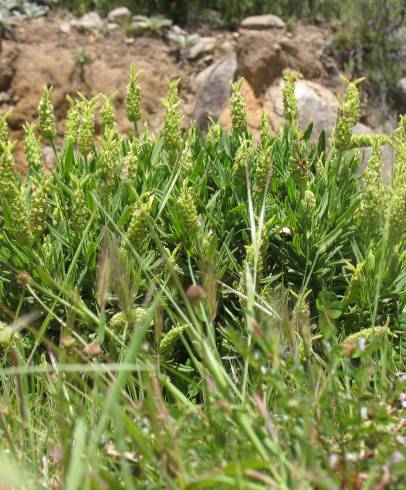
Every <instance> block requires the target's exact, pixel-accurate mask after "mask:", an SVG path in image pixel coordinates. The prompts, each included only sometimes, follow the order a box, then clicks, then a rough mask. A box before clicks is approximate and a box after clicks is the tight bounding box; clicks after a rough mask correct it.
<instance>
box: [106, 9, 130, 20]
mask: <svg viewBox="0 0 406 490" xmlns="http://www.w3.org/2000/svg"><path fill="white" fill-rule="evenodd" d="M130 19H131V12H130V10H129V9H128V8H127V7H117V8H115V9H113V10H111V11H110V12H109V14H108V15H107V20H108V21H109V22H113V23H117V24H122V23H123V22H126V21H128V20H130Z"/></svg>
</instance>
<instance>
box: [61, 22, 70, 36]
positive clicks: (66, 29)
mask: <svg viewBox="0 0 406 490" xmlns="http://www.w3.org/2000/svg"><path fill="white" fill-rule="evenodd" d="M70 29H71V24H70V23H69V22H62V24H61V25H60V26H59V30H60V31H61V32H63V33H64V34H69V32H70Z"/></svg>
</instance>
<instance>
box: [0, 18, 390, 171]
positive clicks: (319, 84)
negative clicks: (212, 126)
mask: <svg viewBox="0 0 406 490" xmlns="http://www.w3.org/2000/svg"><path fill="white" fill-rule="evenodd" d="M131 63H133V64H135V66H136V68H137V69H138V70H142V76H141V85H142V88H143V111H144V117H145V119H146V120H147V121H148V123H149V124H150V126H151V128H152V130H153V131H154V132H156V131H158V130H159V128H160V125H161V122H162V115H163V108H162V106H161V104H160V99H161V98H162V97H163V96H164V94H165V92H166V85H167V79H173V78H178V77H180V78H181V85H180V91H181V96H182V99H183V101H184V105H183V107H184V112H185V115H186V116H187V117H186V119H187V118H192V117H193V118H196V119H197V121H198V124H199V125H200V126H201V127H202V128H203V129H204V128H205V127H207V123H208V120H209V118H210V117H212V118H214V119H217V118H220V119H221V122H222V124H223V125H225V126H226V125H227V124H228V123H229V114H228V109H227V104H228V100H229V97H230V87H229V81H230V80H234V79H236V78H237V77H238V76H244V77H245V79H246V82H245V83H244V85H243V91H244V93H245V96H246V100H247V106H248V114H249V125H250V128H251V129H252V131H253V132H254V133H255V132H257V131H258V128H259V122H260V117H261V112H262V110H263V109H265V111H266V112H267V114H268V115H269V118H270V122H271V125H272V127H273V129H275V130H276V129H277V127H278V124H279V122H280V121H281V117H282V95H281V94H282V81H281V76H282V72H283V70H284V69H285V68H292V69H296V70H299V71H300V72H301V73H302V74H303V79H302V80H301V81H300V82H299V83H298V86H297V97H298V101H299V109H300V118H301V122H302V124H303V126H306V125H307V124H309V123H310V122H311V121H313V122H314V123H315V124H314V130H315V134H316V135H317V134H318V133H319V132H320V130H321V129H322V128H328V127H331V126H332V125H333V124H334V120H335V116H336V111H337V105H338V101H337V95H338V94H339V92H340V91H341V90H342V87H343V86H342V84H341V82H340V80H339V72H340V68H339V66H338V65H337V63H336V61H335V59H334V56H333V48H332V42H331V39H330V37H329V34H328V31H327V30H326V29H323V28H322V27H316V26H311V25H306V24H304V23H300V22H299V23H297V24H296V25H295V26H294V27H290V28H288V27H287V26H286V24H285V23H284V22H283V20H282V19H280V18H279V17H276V16H273V15H267V16H259V17H251V18H247V19H245V20H244V21H243V22H242V23H241V25H240V28H239V29H238V31H237V32H230V31H226V30H215V31H213V30H212V29H208V28H207V29H205V28H200V29H199V30H198V31H193V32H186V31H184V30H183V29H181V28H179V27H178V26H168V25H165V23H164V22H161V23H158V22H156V21H155V22H154V21H153V20H151V19H146V18H139V17H135V18H132V17H131V14H130V13H129V12H128V11H126V9H115V10H114V11H112V12H111V13H110V15H109V16H108V18H107V19H101V18H100V17H99V16H98V15H97V14H96V13H90V14H87V15H86V16H84V17H82V18H74V17H73V16H72V15H71V14H69V13H67V12H58V13H50V14H48V15H47V16H45V17H40V18H37V19H32V20H27V21H24V22H21V23H19V24H18V25H17V27H16V28H15V29H14V31H13V36H12V37H11V38H10V39H7V40H3V42H2V44H1V48H0V111H1V112H4V111H5V110H7V109H9V108H12V109H13V110H12V113H11V116H10V119H9V122H10V126H11V128H12V131H13V133H14V136H19V133H20V132H21V127H22V124H23V123H24V122H25V121H31V120H34V119H35V118H36V110H37V104H38V100H39V97H40V94H41V86H42V85H43V84H44V83H47V84H51V85H53V87H54V91H53V101H54V105H55V110H56V113H57V119H58V120H59V121H60V124H61V125H60V127H59V130H60V132H62V129H63V127H62V121H63V118H64V116H65V113H66V109H67V102H66V95H67V94H71V95H73V94H75V93H76V92H77V91H81V92H83V93H85V94H86V95H88V96H92V95H95V94H97V93H99V92H103V93H106V94H112V93H115V92H116V93H117V95H116V98H115V107H116V110H117V115H118V120H119V124H120V128H121V130H123V131H125V130H126V129H130V128H129V124H128V122H127V120H126V117H125V104H124V102H125V89H126V84H127V82H128V77H129V66H130V64H131ZM364 102H365V107H364V114H363V123H364V124H359V125H358V127H357V128H356V131H358V132H369V131H371V128H370V127H369V126H368V124H367V123H368V122H369V123H370V124H371V125H373V126H375V128H374V129H376V126H378V125H379V128H378V129H379V130H387V131H389V130H391V129H392V128H393V126H394V124H395V121H394V118H393V117H386V118H385V124H381V123H382V118H379V117H378V118H377V117H376V115H374V114H373V113H371V112H367V111H366V102H367V101H366V100H365V101H364ZM19 141H21V138H19ZM16 159H17V162H18V164H19V166H20V167H21V168H23V167H24V158H23V155H22V145H21V143H20V144H19V145H18V146H17V150H16ZM388 159H389V160H390V156H388ZM389 160H388V162H389ZM389 164H390V163H388V165H389Z"/></svg>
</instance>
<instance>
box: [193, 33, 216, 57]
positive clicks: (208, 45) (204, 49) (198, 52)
mask: <svg viewBox="0 0 406 490" xmlns="http://www.w3.org/2000/svg"><path fill="white" fill-rule="evenodd" d="M216 43H217V40H216V38H215V37H202V38H200V39H199V40H198V41H197V42H196V43H195V44H193V45H192V46H191V47H190V48H188V52H187V53H186V57H187V58H188V59H189V60H196V59H197V58H200V56H202V55H204V54H209V53H212V52H213V51H214V48H215V47H216Z"/></svg>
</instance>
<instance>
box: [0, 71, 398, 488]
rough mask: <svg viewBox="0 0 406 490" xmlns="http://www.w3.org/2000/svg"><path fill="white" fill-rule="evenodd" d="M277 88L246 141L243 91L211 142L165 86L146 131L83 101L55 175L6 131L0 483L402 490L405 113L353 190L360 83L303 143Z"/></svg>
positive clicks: (173, 89)
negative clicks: (386, 149)
mask: <svg viewBox="0 0 406 490" xmlns="http://www.w3.org/2000/svg"><path fill="white" fill-rule="evenodd" d="M287 77H288V78H289V83H290V86H289V90H288V91H287V92H286V93H285V114H286V115H287V116H288V118H287V121H286V124H285V125H284V126H283V127H282V128H281V129H280V131H279V132H278V134H271V132H270V129H269V125H268V124H267V121H266V119H265V118H264V119H263V122H262V132H261V139H260V141H259V142H258V143H256V142H255V141H254V138H253V137H252V135H251V134H249V132H248V130H247V127H246V124H245V123H244V121H246V119H245V117H246V114H245V104H244V101H243V98H242V96H241V93H240V91H239V86H240V83H241V82H239V83H237V85H235V86H234V94H233V99H232V104H233V111H234V121H233V127H232V128H231V130H230V131H223V130H222V129H221V128H220V127H219V126H218V125H213V126H211V127H210V128H209V134H208V136H207V138H205V137H204V135H202V134H201V133H200V132H199V130H198V129H197V128H196V126H195V125H192V126H191V127H189V128H187V129H186V131H183V129H182V127H181V112H180V102H179V98H178V95H177V83H176V82H175V83H170V84H169V92H168V96H167V97H166V98H165V99H164V101H163V104H164V106H165V108H166V115H165V121H164V129H163V131H162V133H161V134H159V135H157V136H155V137H153V136H151V135H150V134H149V133H148V132H147V131H145V132H144V134H143V135H139V134H138V130H137V128H134V131H133V132H131V133H130V134H127V135H121V134H118V133H117V127H116V124H115V121H114V112H113V111H112V105H111V103H110V99H109V98H107V99H106V98H102V97H97V98H95V99H92V100H88V99H86V98H85V97H84V96H83V95H82V94H78V97H77V99H76V100H71V101H70V102H71V103H70V106H71V111H70V114H69V116H68V122H67V124H66V129H67V133H68V134H65V138H64V142H63V144H62V145H61V146H60V147H59V148H56V147H55V153H56V159H55V161H56V166H55V169H53V171H52V174H51V176H49V177H46V176H45V173H44V169H43V168H39V166H38V164H37V163H36V164H35V165H30V167H29V168H28V174H27V177H26V179H25V180H24V181H23V180H22V178H21V177H20V176H19V175H17V174H16V172H15V171H14V166H13V158H12V152H13V147H14V144H13V143H10V142H9V141H8V132H7V128H6V126H5V124H3V131H2V134H3V141H2V143H1V147H0V148H1V160H0V183H1V185H2V192H1V195H0V196H1V212H0V224H1V228H0V230H1V232H0V266H1V267H0V376H1V379H2V393H1V402H0V438H1V442H2V448H1V449H0V483H1V484H3V480H4V479H6V480H5V481H4V483H7V484H10V482H13V484H14V486H15V487H16V488H51V487H52V486H55V485H57V486H58V485H59V486H61V485H63V486H64V487H66V488H69V489H74V488H75V489H78V488H95V489H97V490H98V489H102V488H126V489H127V488H130V489H131V488H137V489H138V488H141V489H142V488H145V489H147V488H148V489H149V488H162V489H167V488H174V489H175V488H182V489H192V488H212V489H217V488H244V489H245V488H252V489H260V488H286V489H288V488H289V489H290V488H303V489H306V490H307V489H309V490H310V489H313V488H321V489H330V488H333V489H339V488H346V487H347V488H351V486H354V482H355V481H358V480H356V478H361V477H360V475H364V476H362V478H363V479H364V480H365V481H368V485H369V486H370V487H371V488H376V487H377V486H378V485H380V484H381V483H382V481H383V480H382V479H383V478H386V475H387V474H388V472H390V475H391V484H392V483H393V485H394V488H403V487H405V485H406V481H405V475H404V470H403V469H402V462H403V463H404V459H402V458H405V457H406V451H405V447H404V437H405V435H406V434H405V425H404V419H405V409H404V403H403V402H404V398H402V397H404V388H405V381H404V380H403V379H402V376H404V374H403V373H404V372H405V370H406V366H405V361H404V358H405V354H406V341H405V332H406V320H405V308H406V274H405V270H406V254H405V252H404V250H405V243H406V230H405V227H404V216H405V214H406V200H405V199H404V193H405V184H406V177H405V175H406V171H405V168H406V159H405V141H406V138H405V135H406V132H405V126H406V119H402V120H401V122H400V126H399V128H398V129H397V130H396V131H395V132H394V134H393V135H392V136H391V137H390V139H389V141H390V143H391V144H392V145H393V149H394V151H395V161H396V166H395V168H394V172H393V178H392V181H391V182H390V183H385V182H383V181H382V180H381V178H380V175H379V167H380V155H379V151H378V149H377V147H376V146H374V148H373V152H372V155H371V157H370V161H369V165H368V168H367V170H366V172H365V174H364V181H365V182H364V183H363V184H362V183H361V176H360V175H359V164H360V161H359V155H358V149H354V148H352V147H351V144H349V143H351V129H352V126H353V124H355V122H356V119H357V118H356V115H357V107H358V102H357V101H358V93H357V90H358V89H357V87H356V84H353V85H352V86H351V89H350V90H348V91H347V94H346V96H345V97H344V98H343V100H342V101H341V106H340V110H339V113H338V118H337V126H336V128H335V131H334V132H333V136H332V138H331V139H330V141H326V138H325V135H324V133H322V135H321V136H320V138H319V140H318V141H313V140H312V139H311V134H310V133H311V129H310V130H306V131H303V129H302V128H300V127H299V124H298V121H297V118H296V117H294V116H295V100H294V88H295V87H294V82H295V77H294V76H291V77H289V75H287ZM49 94H50V91H49V90H48V89H47V92H46V95H47V97H46V101H45V102H43V103H42V105H41V106H40V114H42V116H41V117H40V119H42V120H43V121H42V124H41V126H42V133H43V134H44V137H45V138H48V137H49V136H50V134H49V130H48V129H49V127H51V126H52V127H54V126H53V124H54V121H53V124H50V123H49V122H47V121H45V119H47V118H48V117H49V114H50V111H49V110H48V109H49V108H50V107H51V101H50V98H49ZM45 116H46V117H45ZM4 120H5V118H4ZM98 120H101V121H102V122H103V128H102V129H103V134H102V136H101V137H100V138H98V137H96V136H95V127H96V121H98ZM26 129H27V132H28V134H29V135H30V137H33V135H34V134H35V133H34V128H33V127H30V126H27V127H26ZM337 134H338V135H340V134H342V135H344V136H345V137H343V138H338V137H337ZM348 135H349V137H348ZM36 138H37V137H36ZM337 138H338V139H337ZM376 138H377V139H376ZM376 138H374V139H373V141H374V142H377V141H382V140H381V139H379V138H378V137H376ZM35 141H36V143H35V148H37V143H38V142H39V141H40V140H39V139H36V140H35ZM51 141H52V140H51ZM337 141H338V142H339V143H338V144H337ZM52 142H53V141H52ZM342 142H345V144H341V143H342ZM357 146H359V141H358V144H357ZM5 190H8V192H5ZM381 195H383V196H388V197H387V198H386V197H385V200H384V198H382V200H381ZM386 199H387V201H386ZM383 202H385V203H386V202H388V203H389V204H387V205H385V206H384V205H383V204H382V203H383ZM379 206H380V207H384V208H385V209H382V210H381V214H380V215H379V219H378V212H377V207H379ZM402 216H403V221H402ZM366 455H368V456H366ZM17 464H18V468H19V470H18V471H17V469H16V465H17ZM366 479H368V480H366ZM385 481H386V480H385Z"/></svg>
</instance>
